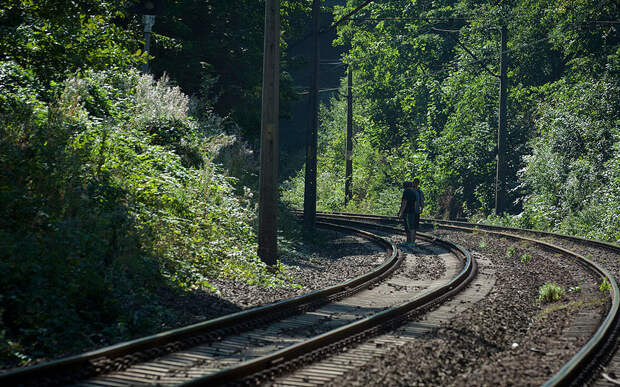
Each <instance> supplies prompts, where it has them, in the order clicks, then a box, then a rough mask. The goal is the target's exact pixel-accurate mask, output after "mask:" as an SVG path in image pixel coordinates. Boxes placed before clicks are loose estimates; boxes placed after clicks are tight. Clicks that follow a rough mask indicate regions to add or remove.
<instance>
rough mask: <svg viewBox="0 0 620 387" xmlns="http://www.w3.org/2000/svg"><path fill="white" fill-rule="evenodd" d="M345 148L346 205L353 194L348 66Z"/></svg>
mask: <svg viewBox="0 0 620 387" xmlns="http://www.w3.org/2000/svg"><path fill="white" fill-rule="evenodd" d="M347 91H348V94H347V150H346V153H345V178H344V205H345V206H346V205H347V204H348V203H349V200H351V197H352V196H353V195H352V193H351V183H352V182H353V69H352V68H351V66H349V74H348V76H347Z"/></svg>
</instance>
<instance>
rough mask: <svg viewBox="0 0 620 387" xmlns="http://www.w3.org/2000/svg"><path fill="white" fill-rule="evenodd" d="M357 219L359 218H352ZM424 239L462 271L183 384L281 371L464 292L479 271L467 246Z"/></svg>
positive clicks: (213, 382)
mask: <svg viewBox="0 0 620 387" xmlns="http://www.w3.org/2000/svg"><path fill="white" fill-rule="evenodd" d="M350 223H355V222H350ZM379 227H380V228H383V229H389V230H390V231H396V232H399V233H402V230H400V229H396V228H393V227H389V226H380V225H379ZM418 235H419V236H420V237H422V238H423V239H427V240H429V241H431V242H433V243H437V244H439V245H442V246H443V247H445V248H447V249H448V250H449V251H450V252H452V253H453V254H455V255H457V256H460V257H462V258H463V260H464V266H463V268H462V269H461V271H460V272H459V273H458V274H457V275H456V276H455V277H454V278H452V279H451V280H450V281H448V282H447V283H445V284H443V285H441V286H439V287H437V288H435V289H432V290H429V291H426V292H424V293H422V294H420V295H419V296H417V297H416V298H414V299H413V300H410V301H405V302H402V303H400V304H398V305H395V306H393V307H390V308H387V309H385V310H383V311H381V312H378V313H376V314H374V315H372V316H368V317H366V318H363V319H361V320H358V321H355V322H353V323H350V324H347V325H344V326H342V327H340V328H337V329H334V330H331V331H329V332H326V333H323V334H321V335H318V336H316V337H313V338H311V339H309V340H306V341H303V342H301V343H298V344H295V345H292V346H290V347H287V348H283V349H281V350H279V351H276V352H273V353H271V354H268V355H265V356H262V357H259V358H256V359H252V360H248V361H245V362H243V363H240V364H238V365H235V366H231V367H228V368H225V369H223V370H220V371H218V372H216V373H213V374H209V375H206V376H203V377H200V378H196V379H193V380H191V381H188V382H186V383H183V384H181V386H183V387H195V386H217V385H222V384H226V383H231V382H233V381H238V380H242V379H246V378H251V377H253V376H254V375H256V374H260V373H268V374H271V372H273V373H277V372H276V371H270V370H273V369H277V368H278V367H281V365H283V364H287V363H294V362H295V361H297V360H298V359H299V358H301V357H303V356H307V355H309V354H311V353H313V352H314V351H318V350H320V349H322V348H326V347H329V346H333V345H337V343H339V342H342V341H345V340H347V339H350V338H351V337H355V336H356V335H359V334H361V333H363V332H365V331H368V330H371V329H373V328H376V327H378V326H387V325H389V324H390V322H392V323H394V324H396V322H395V321H401V320H402V319H403V316H406V315H407V314H410V313H413V312H415V311H417V310H420V309H423V308H426V307H428V306H430V305H434V304H436V303H438V302H441V301H443V300H445V299H446V298H449V297H451V296H453V295H455V294H457V293H458V292H460V291H461V290H462V289H463V288H464V287H465V286H467V285H468V284H469V283H470V282H471V281H472V280H473V279H474V277H475V276H476V274H477V264H476V261H475V260H474V259H472V257H471V255H470V254H469V252H468V251H467V250H465V249H464V248H462V247H460V246H458V245H457V244H455V243H452V242H449V241H447V240H444V239H441V238H437V237H435V236H432V235H429V234H424V233H418Z"/></svg>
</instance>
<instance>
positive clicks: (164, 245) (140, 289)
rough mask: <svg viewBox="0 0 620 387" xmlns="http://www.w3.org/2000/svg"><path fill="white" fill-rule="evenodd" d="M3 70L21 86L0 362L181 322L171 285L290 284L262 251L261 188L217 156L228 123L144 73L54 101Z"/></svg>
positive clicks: (11, 93) (5, 112)
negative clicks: (228, 280) (171, 304)
mask: <svg viewBox="0 0 620 387" xmlns="http://www.w3.org/2000/svg"><path fill="white" fill-rule="evenodd" d="M2 69H3V70H2V71H4V72H0V77H4V78H3V79H5V80H6V79H8V80H10V79H17V81H16V82H13V83H11V82H9V81H7V85H9V86H8V88H7V93H4V94H1V95H0V100H1V102H2V105H1V106H0V120H1V124H2V126H0V251H1V253H0V254H1V259H0V294H1V295H2V297H1V298H0V311H2V316H1V320H0V321H1V323H2V324H1V325H0V340H1V342H0V356H1V357H2V358H0V361H2V362H3V363H4V364H19V363H22V364H23V363H27V362H28V361H30V360H29V359H31V358H36V357H41V356H44V357H53V356H57V355H59V354H63V353H67V352H72V351H76V350H80V349H83V348H87V347H92V346H94V345H101V344H109V343H112V342H116V341H119V340H123V339H128V338H131V337H134V336H135V335H144V334H147V333H149V332H155V331H157V330H160V329H161V328H162V327H166V326H170V325H171V324H172V323H173V321H174V318H173V316H172V315H171V312H170V311H169V310H167V309H166V308H164V307H163V306H162V305H161V304H160V303H159V302H158V299H157V297H156V296H155V295H156V294H157V292H158V289H160V288H167V287H172V288H174V289H176V290H179V291H184V290H191V289H195V288H198V287H201V286H202V287H206V288H209V287H210V284H209V281H210V279H211V278H215V277H218V276H225V277H234V278H239V279H241V280H244V281H246V282H249V283H256V284H262V285H264V286H274V285H276V284H278V283H281V282H280V280H278V279H277V278H275V277H273V276H272V275H270V274H269V273H267V271H266V270H265V268H264V265H263V264H262V263H261V262H260V260H259V259H258V257H257V256H256V242H255V241H256V238H255V233H254V230H253V224H254V217H255V212H254V206H253V204H252V201H251V200H250V197H251V193H250V192H249V191H244V192H245V195H243V196H236V195H234V191H235V184H236V181H235V179H233V178H231V177H227V176H226V175H225V174H224V173H223V171H222V170H221V169H220V168H219V166H217V165H216V164H214V163H213V162H212V160H214V159H215V158H216V152H217V149H219V148H218V147H217V146H215V145H214V143H217V142H220V141H221V136H222V135H219V136H215V137H210V136H207V135H206V134H207V133H209V134H215V133H221V132H222V128H221V127H217V126H215V127H214V125H217V124H218V123H220V122H221V120H218V119H216V118H212V119H210V120H205V121H198V120H196V119H194V118H192V117H191V116H190V115H189V104H188V99H187V97H186V96H184V95H182V94H181V93H180V92H179V91H178V89H176V88H174V87H171V86H169V85H167V83H166V80H165V79H162V80H159V81H153V80H152V79H151V78H150V77H146V76H143V75H139V74H138V73H137V72H129V73H119V72H114V71H102V72H87V73H85V74H84V75H83V76H81V77H75V78H72V79H68V80H67V81H66V82H64V84H62V85H59V87H58V89H57V90H56V91H55V93H56V95H57V98H56V99H55V100H54V101H53V102H52V103H50V104H46V103H43V102H41V101H40V99H39V97H38V96H37V86H36V84H34V81H33V80H32V78H31V77H29V75H28V73H27V72H25V71H22V70H21V69H19V67H17V66H7V65H4V67H2ZM11 85H13V86H11ZM77 332H79V333H80V334H79V335H77V336H76V337H73V336H75V335H76V333H77Z"/></svg>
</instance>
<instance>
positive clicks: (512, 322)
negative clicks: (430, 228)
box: [328, 231, 607, 386]
mask: <svg viewBox="0 0 620 387" xmlns="http://www.w3.org/2000/svg"><path fill="white" fill-rule="evenodd" d="M435 234H436V235H437V236H439V237H442V238H444V239H448V240H452V241H454V242H456V243H458V244H460V245H462V246H464V247H465V248H466V249H468V250H469V251H470V252H471V253H472V254H473V255H474V257H476V256H480V255H482V256H484V257H486V258H488V259H489V260H490V261H491V263H492V266H493V268H494V270H495V275H496V277H497V280H496V283H495V287H494V288H493V289H492V290H491V292H490V293H489V295H488V296H487V297H485V298H484V299H483V300H481V301H479V302H478V303H477V304H476V305H475V306H474V307H473V308H470V309H468V310H466V311H465V312H463V313H461V314H460V315H458V316H456V317H455V318H453V319H452V320H450V321H449V322H448V323H446V324H444V325H443V326H441V327H440V328H439V329H438V330H437V331H436V332H435V333H433V334H430V335H427V336H425V337H423V338H422V339H421V340H418V342H416V343H415V344H407V345H405V346H403V347H400V348H399V349H398V350H395V351H392V352H389V353H388V354H387V355H385V356H384V357H383V358H380V359H377V360H376V362H373V363H372V364H368V365H367V366H365V367H362V368H361V369H359V370H358V372H355V373H351V374H346V375H344V376H343V377H341V378H337V379H335V380H333V381H332V382H330V384H328V385H330V386H361V385H365V386H384V385H393V386H423V385H425V386H428V385H441V386H446V385H456V386H465V385H468V386H469V385H489V386H491V385H492V386H495V385H540V384H542V383H544V382H545V381H546V380H547V379H548V378H549V377H550V376H552V375H553V373H554V372H556V371H557V370H559V368H561V366H562V365H563V364H565V363H566V362H567V361H568V360H570V358H571V357H572V356H573V355H574V354H575V353H576V352H577V351H578V350H579V348H580V347H581V346H582V345H583V344H584V343H585V341H586V338H584V337H573V338H567V336H566V334H567V333H568V328H569V327H570V325H571V323H572V322H573V320H574V316H575V315H576V313H577V312H582V313H584V312H592V313H594V314H597V315H599V316H604V314H605V312H606V307H607V297H606V296H605V294H603V293H602V292H601V291H600V290H599V283H598V282H597V281H596V280H595V279H594V278H593V277H592V276H591V275H589V274H588V273H586V272H585V271H584V270H583V269H582V268H581V266H578V265H575V264H574V261H572V260H567V259H565V258H563V257H560V256H558V255H557V254H554V253H549V252H544V251H541V250H539V249H538V248H537V247H536V246H533V245H531V244H528V243H522V242H514V241H510V240H506V239H500V238H496V237H490V236H488V235H485V234H484V233H475V234H469V233H463V232H448V231H446V232H443V231H441V232H435ZM548 282H554V283H556V284H558V285H560V286H561V287H562V288H563V289H565V290H566V291H567V292H566V295H565V296H564V297H563V298H562V299H561V300H559V301H556V302H553V303H542V302H538V301H537V298H538V291H539V288H540V286H542V285H543V284H545V283H548ZM569 289H579V290H573V291H570V290H569ZM412 359H415V360H412Z"/></svg>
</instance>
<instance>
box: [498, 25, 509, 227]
mask: <svg viewBox="0 0 620 387" xmlns="http://www.w3.org/2000/svg"><path fill="white" fill-rule="evenodd" d="M506 33H507V32H506V26H505V25H503V26H502V28H501V34H502V37H501V40H502V43H501V53H500V61H499V120H498V125H497V170H496V175H495V215H501V214H502V212H503V210H504V196H505V194H506V192H505V187H506V182H505V181H504V180H505V173H504V155H505V148H506V146H505V144H504V142H505V140H504V136H505V132H506V100H507V83H508V79H507V77H506Z"/></svg>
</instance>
